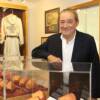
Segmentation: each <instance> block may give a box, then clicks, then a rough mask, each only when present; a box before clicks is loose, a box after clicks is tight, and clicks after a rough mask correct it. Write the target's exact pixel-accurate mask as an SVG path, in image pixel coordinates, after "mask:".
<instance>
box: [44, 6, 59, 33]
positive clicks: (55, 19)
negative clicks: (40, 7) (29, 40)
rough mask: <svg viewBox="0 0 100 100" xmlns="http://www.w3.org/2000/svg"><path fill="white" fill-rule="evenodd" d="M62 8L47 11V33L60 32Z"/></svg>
mask: <svg viewBox="0 0 100 100" xmlns="http://www.w3.org/2000/svg"><path fill="white" fill-rule="evenodd" d="M59 14H60V8H55V9H51V10H48V11H45V33H58V32H59Z"/></svg>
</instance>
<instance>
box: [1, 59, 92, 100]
mask: <svg viewBox="0 0 100 100" xmlns="http://www.w3.org/2000/svg"><path fill="white" fill-rule="evenodd" d="M0 64H1V66H2V67H1V69H0V100H38V98H39V97H41V98H42V99H40V100H67V98H69V97H72V98H75V100H81V99H82V100H88V98H90V97H91V68H92V64H91V63H81V62H73V63H66V68H65V69H64V68H63V63H49V62H47V61H45V60H42V59H32V60H29V59H25V60H20V61H14V62H13V61H3V62H2V61H0ZM19 65H21V66H22V67H19ZM69 69H70V70H69ZM68 100H71V99H68Z"/></svg>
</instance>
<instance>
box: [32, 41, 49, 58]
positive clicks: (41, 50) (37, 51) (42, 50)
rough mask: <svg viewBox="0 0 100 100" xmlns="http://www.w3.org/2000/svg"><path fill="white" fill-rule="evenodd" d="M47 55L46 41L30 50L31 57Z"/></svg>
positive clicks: (44, 56)
mask: <svg viewBox="0 0 100 100" xmlns="http://www.w3.org/2000/svg"><path fill="white" fill-rule="evenodd" d="M48 55H49V52H48V41H46V42H45V43H43V44H42V45H40V46H38V47H36V48H34V49H33V50H32V58H34V57H35V58H44V59H47V57H48Z"/></svg>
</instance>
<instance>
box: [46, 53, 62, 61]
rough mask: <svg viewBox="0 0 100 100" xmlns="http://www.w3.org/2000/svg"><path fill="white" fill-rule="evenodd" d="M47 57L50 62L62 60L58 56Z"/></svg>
mask: <svg viewBox="0 0 100 100" xmlns="http://www.w3.org/2000/svg"><path fill="white" fill-rule="evenodd" d="M47 59H48V61H49V62H50V63H61V62H62V60H61V59H60V58H59V57H56V56H53V55H49V56H48V57H47Z"/></svg>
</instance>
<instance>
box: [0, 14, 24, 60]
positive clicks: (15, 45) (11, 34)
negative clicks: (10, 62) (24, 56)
mask: <svg viewBox="0 0 100 100" xmlns="http://www.w3.org/2000/svg"><path fill="white" fill-rule="evenodd" d="M1 34H2V42H4V57H5V58H6V59H7V58H8V57H14V58H18V57H20V47H19V46H20V45H22V44H24V38H23V28H22V21H21V19H20V18H19V17H17V16H16V15H14V14H9V15H7V16H5V17H4V18H3V19H2V22H1ZM12 59H13V58H12ZM18 59H19V58H18Z"/></svg>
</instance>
